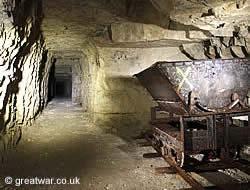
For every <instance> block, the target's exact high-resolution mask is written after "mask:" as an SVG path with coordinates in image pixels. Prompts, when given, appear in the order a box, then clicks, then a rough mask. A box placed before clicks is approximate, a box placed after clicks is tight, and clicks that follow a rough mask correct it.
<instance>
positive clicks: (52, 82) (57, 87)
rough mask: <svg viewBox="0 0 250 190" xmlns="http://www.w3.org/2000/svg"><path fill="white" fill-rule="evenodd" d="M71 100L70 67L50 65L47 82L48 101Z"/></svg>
mask: <svg viewBox="0 0 250 190" xmlns="http://www.w3.org/2000/svg"><path fill="white" fill-rule="evenodd" d="M59 98H60V99H70V100H71V99H72V67H71V66H69V65H56V64H55V62H54V63H53V64H52V66H51V69H50V73H49V81H48V101H51V100H53V99H59Z"/></svg>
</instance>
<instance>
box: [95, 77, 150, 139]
mask: <svg viewBox="0 0 250 190" xmlns="http://www.w3.org/2000/svg"><path fill="white" fill-rule="evenodd" d="M152 106H155V103H154V102H153V100H152V97H151V96H150V94H149V93H148V92H147V91H146V89H145V88H144V87H142V85H141V84H140V83H139V81H138V80H137V79H136V78H133V77H107V78H106V77H104V78H102V77H101V78H100V80H99V83H98V85H97V90H96V102H95V112H94V122H95V123H96V124H97V125H99V126H101V127H102V128H103V129H104V130H105V131H107V132H111V133H114V134H117V135H119V136H121V137H127V136H134V135H136V134H138V133H140V132H142V131H144V130H148V121H149V120H150V108H151V107H152Z"/></svg>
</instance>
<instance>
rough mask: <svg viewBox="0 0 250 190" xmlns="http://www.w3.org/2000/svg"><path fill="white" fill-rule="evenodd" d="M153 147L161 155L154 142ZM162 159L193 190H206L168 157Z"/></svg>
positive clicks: (164, 156)
mask: <svg viewBox="0 0 250 190" xmlns="http://www.w3.org/2000/svg"><path fill="white" fill-rule="evenodd" d="M151 142H152V141H151ZM152 146H153V148H154V149H155V150H156V151H157V152H158V153H161V150H160V149H159V148H158V147H156V146H155V145H154V143H153V142H152ZM162 157H163V158H164V160H165V161H166V162H167V163H168V164H169V166H170V168H171V169H173V171H175V172H176V173H178V174H179V175H180V176H181V177H182V178H183V179H184V180H185V181H186V182H187V183H188V184H189V185H190V186H191V187H192V188H193V189H195V190H204V187H202V185H201V184H200V183H199V182H198V181H196V180H195V179H194V178H193V177H192V176H191V175H190V174H188V173H186V172H185V170H183V169H181V168H180V167H178V166H176V164H175V163H174V161H173V160H171V159H170V158H168V157H167V156H166V155H162Z"/></svg>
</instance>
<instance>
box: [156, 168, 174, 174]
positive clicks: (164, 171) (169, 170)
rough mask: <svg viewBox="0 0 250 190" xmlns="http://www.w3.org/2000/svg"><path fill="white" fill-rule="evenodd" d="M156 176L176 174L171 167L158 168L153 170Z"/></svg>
mask: <svg viewBox="0 0 250 190" xmlns="http://www.w3.org/2000/svg"><path fill="white" fill-rule="evenodd" d="M155 173H156V174H176V171H175V170H174V169H173V168H171V167H159V168H155Z"/></svg>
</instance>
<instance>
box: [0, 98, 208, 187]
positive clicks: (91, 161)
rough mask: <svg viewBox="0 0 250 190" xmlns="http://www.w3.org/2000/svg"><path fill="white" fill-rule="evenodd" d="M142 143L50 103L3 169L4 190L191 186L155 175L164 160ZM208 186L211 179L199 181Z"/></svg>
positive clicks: (67, 104) (66, 105) (65, 103)
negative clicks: (33, 181) (39, 181)
mask: <svg viewBox="0 0 250 190" xmlns="http://www.w3.org/2000/svg"><path fill="white" fill-rule="evenodd" d="M139 142H140V140H137V141H135V140H131V141H125V140H124V139H122V138H120V137H118V136H115V135H113V134H108V133H105V132H104V131H102V130H101V128H100V127H98V126H96V125H94V124H92V123H90V122H89V115H88V114H87V113H84V112H83V110H82V108H81V107H80V106H77V105H72V104H71V101H70V100H66V99H59V100H54V101H52V102H51V103H50V104H49V105H48V107H47V108H46V109H45V111H44V112H43V113H42V115H41V116H40V117H39V118H38V119H37V120H36V121H35V123H34V125H33V126H31V127H27V128H24V130H23V136H22V139H21V141H20V143H19V145H18V147H17V149H16V150H14V151H12V152H10V153H9V154H8V159H7V160H5V162H4V165H2V168H1V174H0V189H1V187H6V188H7V189H28V190H29V189H34V190H36V189H58V190H59V189H60V190H64V189H77V190H79V189H84V190H87V189H91V190H95V189H96V190H103V189H104V190H107V189H114V190H117V189H124V190H136V189H138V190H151V189H155V190H164V189H180V188H188V187H189V186H188V185H187V184H186V182H185V181H183V179H182V178H181V177H179V176H178V175H176V174H171V175H167V174H163V175H155V174H154V168H155V167H164V166H167V164H166V163H165V162H164V161H163V160H162V159H161V158H156V159H144V158H143V157H142V155H143V154H144V153H150V152H154V150H153V149H152V148H151V147H141V146H139V145H138V143H139ZM6 176H11V177H12V178H13V179H19V178H29V179H30V178H35V177H38V178H54V179H57V178H67V179H70V178H75V177H78V178H79V179H80V184H77V185H56V184H53V185H49V184H48V185H22V186H21V187H16V186H15V185H16V184H14V183H13V184H14V185H12V186H11V185H8V186H6V185H3V184H4V182H3V181H2V180H3V179H4V178H5V177H6ZM197 180H199V181H201V182H202V183H203V184H204V185H207V181H206V180H205V179H204V178H200V177H197Z"/></svg>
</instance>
